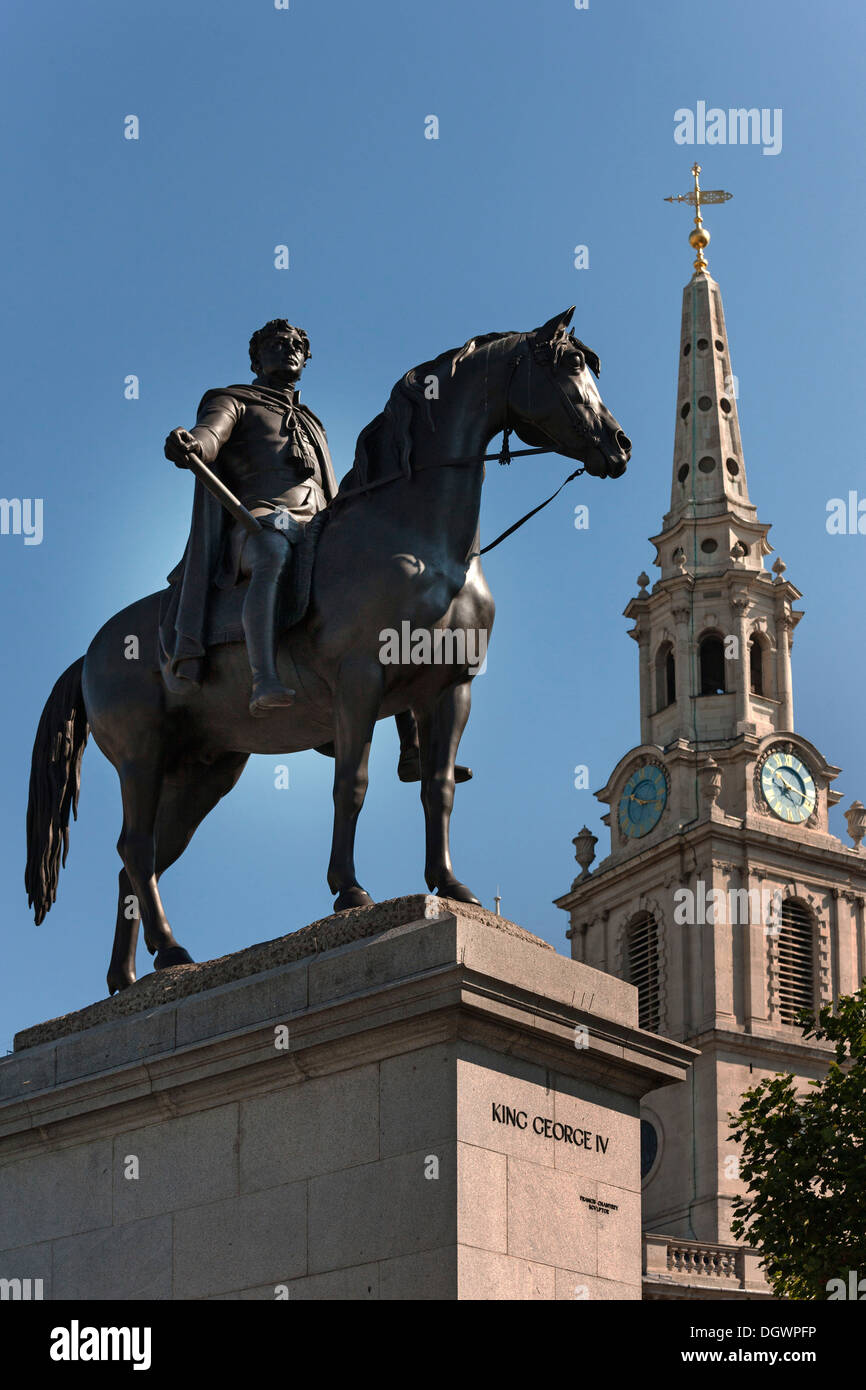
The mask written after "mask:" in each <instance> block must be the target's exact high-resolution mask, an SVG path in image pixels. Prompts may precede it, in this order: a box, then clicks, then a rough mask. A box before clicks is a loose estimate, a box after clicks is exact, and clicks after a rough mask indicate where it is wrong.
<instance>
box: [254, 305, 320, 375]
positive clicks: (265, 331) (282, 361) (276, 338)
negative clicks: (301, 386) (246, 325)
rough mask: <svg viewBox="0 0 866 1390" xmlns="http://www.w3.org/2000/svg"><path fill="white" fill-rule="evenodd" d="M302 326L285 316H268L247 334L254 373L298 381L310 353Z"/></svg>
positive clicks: (308, 343) (308, 342)
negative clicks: (263, 322)
mask: <svg viewBox="0 0 866 1390" xmlns="http://www.w3.org/2000/svg"><path fill="white" fill-rule="evenodd" d="M311 355H312V354H311V353H310V340H309V338H308V337H307V335H306V333H305V332H304V330H303V328H295V327H293V325H292V324H290V323H289V321H288V319H271V320H270V322H269V323H266V324H265V325H264V327H263V328H258V329H257V330H256V332H255V333H254V334H253V336H252V337H251V338H250V366H251V368H252V370H253V371H254V372H255V374H256V376H261V377H265V378H271V379H273V380H283V381H297V380H298V379H299V378H300V375H301V372H302V371H303V370H304V366H305V364H306V363H307V362H308V361H309V359H310V357H311Z"/></svg>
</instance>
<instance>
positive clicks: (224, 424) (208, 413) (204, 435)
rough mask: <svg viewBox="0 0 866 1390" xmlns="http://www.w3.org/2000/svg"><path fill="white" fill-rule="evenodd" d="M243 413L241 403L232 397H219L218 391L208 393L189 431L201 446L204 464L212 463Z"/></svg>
mask: <svg viewBox="0 0 866 1390" xmlns="http://www.w3.org/2000/svg"><path fill="white" fill-rule="evenodd" d="M243 413H244V407H243V403H242V402H241V401H237V400H235V398H234V396H229V395H221V394H220V393H219V392H218V391H213V392H208V394H207V395H206V396H205V398H204V400H203V401H202V403H201V405H200V406H199V409H198V416H197V417H196V422H195V425H194V426H193V428H192V429H191V430H190V434H191V435H193V436H194V438H195V439H197V440H198V442H199V444H200V446H201V456H202V459H203V461H204V462H205V463H213V461H214V459H215V458H216V456H217V454H218V453H219V451H220V449H221V448H222V447H223V445H224V444H225V443H226V441H227V439H228V438H229V436H230V435H231V432H232V430H233V429H234V427H235V425H236V424H237V423H238V421H239V420H240V418H241V416H242V415H243Z"/></svg>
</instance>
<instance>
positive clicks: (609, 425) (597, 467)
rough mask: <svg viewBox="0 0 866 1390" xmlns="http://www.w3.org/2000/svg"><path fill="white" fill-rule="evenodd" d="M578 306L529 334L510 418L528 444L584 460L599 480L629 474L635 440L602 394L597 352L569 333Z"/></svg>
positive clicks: (513, 385) (511, 397) (511, 396)
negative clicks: (625, 432)
mask: <svg viewBox="0 0 866 1390" xmlns="http://www.w3.org/2000/svg"><path fill="white" fill-rule="evenodd" d="M573 313H574V305H572V307H571V308H570V309H567V310H566V311H565V313H564V314H558V315H556V316H555V317H554V318H552V319H550V320H549V321H548V322H547V323H545V324H544V325H543V326H542V327H541V328H536V330H535V332H534V333H527V335H526V344H527V348H528V351H527V352H526V354H525V357H519V360H518V365H517V367H516V369H515V376H514V380H513V383H512V390H511V392H510V395H509V420H510V422H511V424H512V426H513V428H514V430H515V432H516V433H517V434H518V435H519V436H520V438H521V439H522V440H523V441H524V443H526V444H529V445H534V446H536V447H542V448H543V447H547V448H550V447H552V448H553V449H554V450H555V452H556V453H558V454H564V455H565V456H566V457H567V458H573V459H578V460H579V462H580V463H582V464H584V466H585V468H586V471H587V473H592V474H594V475H595V476H596V477H597V478H618V477H620V476H621V474H623V473H624V472H625V469H626V464H627V463H628V460H629V456H630V454H631V440H630V439H629V438H628V437H627V436H626V435H625V434H624V433H623V431H622V430H621V429H620V427H619V423H618V422H617V421H616V420H615V419H614V417H613V415H611V413H610V411H609V410H608V408H607V406H606V405H605V403H604V401H603V400H602V399H601V396H600V395H599V391H598V387H597V386H596V384H595V381H594V380H593V376H592V373H593V372H594V373H595V374H596V376H597V375H598V374H599V371H600V370H601V369H600V364H599V360H598V358H597V357H596V355H595V353H594V352H593V351H592V350H591V349H590V348H588V347H587V346H586V344H585V343H582V342H581V341H580V340H579V339H578V338H576V337H575V336H574V333H569V332H568V325H569V324H570V323H571V316H572V314H573Z"/></svg>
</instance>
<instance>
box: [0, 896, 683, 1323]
mask: <svg viewBox="0 0 866 1390" xmlns="http://www.w3.org/2000/svg"><path fill="white" fill-rule="evenodd" d="M693 1056H694V1053H693V1052H692V1051H691V1049H689V1048H686V1047H683V1046H681V1045H680V1044H678V1043H674V1042H669V1041H667V1040H665V1039H662V1038H658V1037H656V1036H654V1035H653V1034H650V1033H646V1032H643V1031H641V1030H640V1029H639V1028H638V1027H637V991H636V990H635V989H633V988H632V987H631V986H630V985H627V984H625V983H623V982H622V981H620V980H617V979H614V978H613V977H612V976H609V975H605V974H602V973H601V972H599V971H597V970H593V969H590V968H589V967H588V966H585V965H583V964H580V963H579V962H577V961H572V960H569V959H567V958H565V957H563V956H560V955H558V954H557V953H556V952H555V951H554V950H553V949H552V948H551V947H550V946H548V945H547V944H546V943H545V942H543V941H541V940H539V939H538V938H537V937H534V936H531V935H530V934H529V933H527V932H525V931H523V930H521V928H520V927H517V926H515V925H514V924H513V923H510V922H508V921H506V920H505V919H504V918H501V917H497V916H495V915H493V914H492V913H489V912H486V911H484V910H483V909H481V908H474V907H467V906H464V905H463V904H459V903H452V902H449V901H448V900H447V899H440V898H434V897H423V896H417V897H411V898H400V899H394V900H393V901H391V902H389V903H380V904H377V905H376V906H375V907H371V908H364V909H358V910H353V911H351V912H346V913H341V914H339V916H336V917H331V918H327V919H325V920H324V921H322V922H317V923H314V924H313V925H312V926H310V927H306V928H304V929H303V930H302V931H299V932H295V933H293V934H292V935H291V936H287V937H283V938H281V939H279V940H277V941H273V942H268V943H266V944H264V945H261V946H254V947H251V948H250V949H249V950H245V951H240V952H238V953H237V954H236V955H232V956H227V957H225V958H223V959H221V960H217V961H210V962H207V963H205V964H202V965H196V966H182V967H178V968H177V969H174V970H170V971H165V972H162V973H160V974H159V975H149V976H146V977H145V978H144V979H142V980H141V981H139V983H138V984H136V985H135V986H133V988H132V989H130V990H127V991H126V992H125V993H123V994H122V995H119V996H116V997H115V998H114V999H110V1000H104V1001H102V1002H101V1003H99V1004H95V1005H93V1006H92V1007H91V1008H88V1009H84V1010H82V1011H81V1012H79V1013H77V1014H70V1015H68V1016H67V1017H65V1018H62V1019H55V1020H53V1021H52V1022H50V1023H46V1024H40V1025H39V1026H38V1027H36V1028H33V1029H29V1030H28V1031H27V1032H26V1033H23V1034H19V1036H18V1038H16V1051H15V1053H14V1054H13V1056H12V1057H10V1058H7V1059H6V1060H5V1061H3V1062H0V1278H6V1279H22V1280H25V1279H28V1278H29V1279H31V1280H35V1279H42V1280H43V1288H44V1296H45V1297H46V1298H52V1299H60V1298H69V1299H239V1298H242V1299H248V1298H249V1299H256V1298H265V1299H274V1298H286V1297H288V1298H292V1299H377V1298H381V1299H528V1298H541V1299H574V1298H593V1299H599V1298H601V1299H611V1298H639V1297H640V1284H641V1220H640V1173H639V1162H640V1160H639V1119H638V1102H639V1099H640V1097H641V1095H643V1094H644V1093H645V1092H647V1091H650V1090H654V1089H657V1088H658V1087H659V1086H663V1085H665V1084H666V1083H667V1082H673V1081H679V1080H682V1078H683V1077H684V1075H685V1073H686V1070H687V1067H688V1065H689V1063H690V1061H691V1059H692V1057H693Z"/></svg>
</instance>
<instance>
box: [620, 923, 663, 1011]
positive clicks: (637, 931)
mask: <svg viewBox="0 0 866 1390" xmlns="http://www.w3.org/2000/svg"><path fill="white" fill-rule="evenodd" d="M626 946H627V959H628V979H629V984H632V985H636V986H637V1001H638V1002H637V1018H638V1027H639V1028H647V1029H649V1031H650V1032H651V1033H657V1032H658V1030H659V1026H660V1023H661V1008H660V1005H659V929H658V923H657V922H656V919H655V918H654V917H653V915H652V913H650V912H644V913H642V914H641V916H640V917H637V918H636V919H635V920H634V921H633V922H632V923H631V925H630V926H629V928H628V936H627V941H626Z"/></svg>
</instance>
